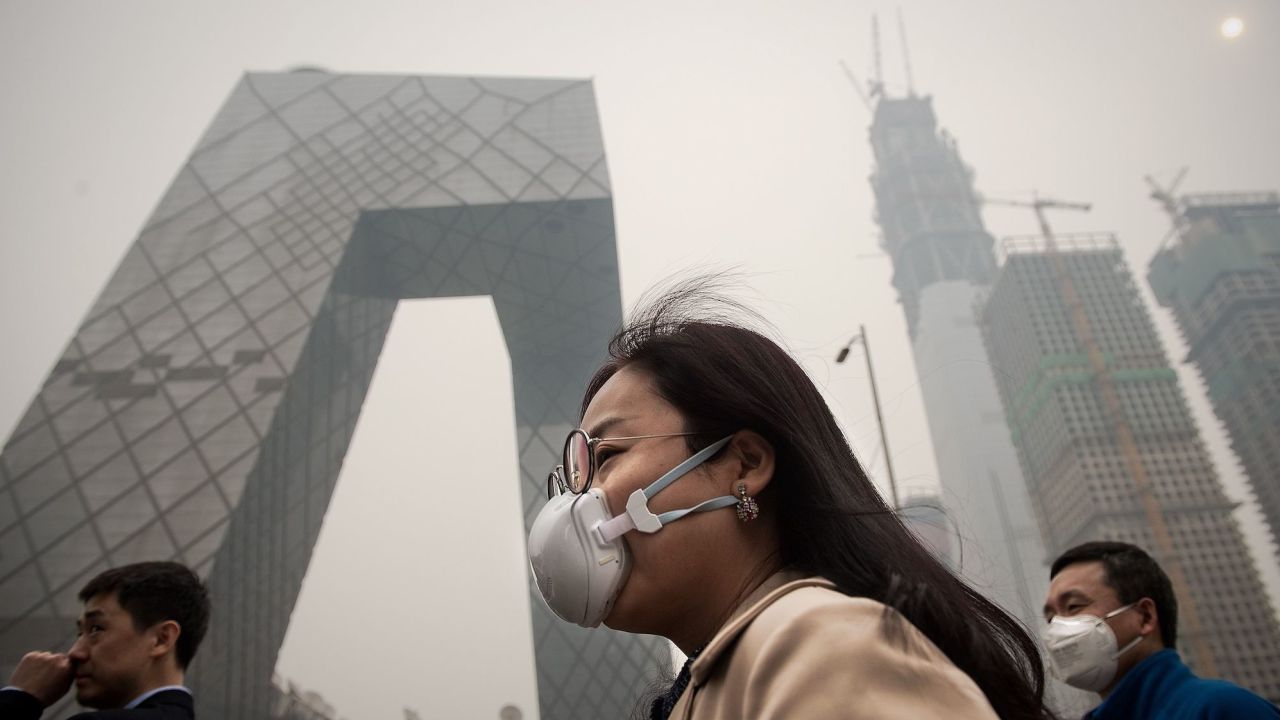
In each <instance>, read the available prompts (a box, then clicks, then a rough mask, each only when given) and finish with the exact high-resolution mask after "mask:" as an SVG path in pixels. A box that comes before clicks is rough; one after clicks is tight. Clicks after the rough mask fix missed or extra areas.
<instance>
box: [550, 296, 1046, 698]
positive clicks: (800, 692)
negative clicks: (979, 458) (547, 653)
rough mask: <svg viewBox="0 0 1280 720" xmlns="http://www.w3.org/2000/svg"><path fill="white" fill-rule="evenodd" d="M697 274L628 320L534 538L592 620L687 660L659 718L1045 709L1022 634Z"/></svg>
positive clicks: (582, 616) (565, 599) (562, 611)
mask: <svg viewBox="0 0 1280 720" xmlns="http://www.w3.org/2000/svg"><path fill="white" fill-rule="evenodd" d="M702 289H703V286H702V285H700V284H698V283H694V284H692V285H690V286H686V287H684V288H682V289H679V290H677V291H676V292H674V293H671V294H668V295H667V296H665V297H664V298H662V299H661V300H659V301H658V302H656V303H655V304H654V305H653V306H652V307H651V309H650V310H648V311H647V312H646V313H644V314H643V315H642V316H641V317H639V318H638V319H636V320H634V321H633V322H632V323H631V324H630V325H629V326H628V327H626V328H624V329H623V330H621V331H620V332H619V333H618V334H617V335H616V336H615V337H614V339H613V341H612V342H611V343H610V346H609V357H610V359H609V360H608V361H607V362H606V363H605V364H604V365H603V366H602V367H601V368H600V369H599V371H598V372H597V373H596V375H595V377H594V378H593V379H592V380H591V382H590V384H589V385H588V387H587V390H586V394H585V397H584V400H583V412H582V422H581V425H580V429H578V430H575V431H574V432H573V433H571V434H570V437H569V439H568V441H567V442H566V452H565V459H564V461H563V463H562V465H561V466H560V467H559V468H557V469H556V471H555V472H553V473H552V476H551V477H550V478H549V479H548V486H549V495H550V496H551V499H550V500H549V502H548V504H547V506H546V507H545V508H544V509H543V510H542V512H541V513H540V515H539V517H538V518H537V520H536V521H535V523H534V525H533V527H532V529H531V531H530V537H529V552H530V561H531V564H532V566H533V570H534V574H535V577H536V579H537V581H538V586H539V589H540V590H541V592H542V594H543V597H544V598H545V599H546V600H547V602H548V604H549V605H550V607H551V608H552V609H553V610H554V611H555V612H556V613H557V614H559V615H560V616H561V617H562V618H565V619H566V620H569V621H571V622H575V623H577V624H580V625H584V626H586V627H595V626H597V625H599V624H600V622H601V621H603V622H604V623H605V624H606V625H608V626H609V627H611V628H614V629H618V630H624V631H628V632H635V633H647V634H655V635H662V636H664V637H667V638H669V639H670V640H671V641H672V642H674V643H675V644H676V645H677V646H678V647H679V648H680V649H681V650H682V651H683V652H684V653H685V654H686V655H688V656H689V662H688V663H686V665H685V667H684V668H683V669H682V670H681V672H680V674H679V675H678V676H677V677H676V680H675V683H674V684H673V686H672V687H671V688H670V689H669V690H668V691H667V692H666V693H665V694H664V695H663V696H662V697H660V698H658V699H656V700H655V701H653V703H652V706H651V707H646V708H643V712H644V713H645V714H644V716H645V717H651V718H668V717H671V718H695V719H704V718H715V719H717V720H721V719H723V720H728V719H729V718H734V719H740V718H828V717H829V718H873V717H874V718H913V719H934V718H936V719H941V718H948V719H955V718H960V719H966V718H975V719H976V718H982V719H984V720H985V719H988V718H995V717H1000V718H1027V719H1030V718H1052V717H1053V716H1052V714H1051V713H1050V712H1049V711H1048V710H1046V709H1045V707H1044V705H1043V690H1044V674H1043V670H1042V668H1041V665H1040V661H1039V656H1038V654H1037V651H1036V646H1035V644H1034V642H1033V641H1032V640H1031V639H1030V638H1029V637H1028V635H1027V634H1026V633H1025V632H1024V631H1023V629H1022V628H1021V626H1020V625H1019V624H1018V623H1017V621H1015V620H1014V619H1012V618H1011V617H1010V616H1008V615H1007V614H1005V613H1004V612H1002V611H1001V610H1000V609H998V608H997V607H995V606H994V605H992V604H991V603H990V602H988V601H987V600H985V599H983V598H982V597H981V596H980V595H978V594H977V593H976V592H974V591H973V590H971V589H969V588H968V587H967V586H965V585H964V584H963V583H962V582H961V581H959V580H958V579H957V578H956V577H955V576H954V575H952V574H951V572H950V571H948V570H947V569H946V568H944V567H943V566H942V565H941V564H939V563H938V562H937V561H936V560H934V558H933V557H932V556H931V555H930V554H929V552H928V551H927V550H926V549H925V548H923V547H922V546H921V544H920V543H919V542H918V541H917V540H916V539H915V537H914V536H913V535H911V534H910V533H909V532H908V531H907V530H906V529H905V528H904V527H903V526H902V524H901V523H900V522H899V521H898V520H897V518H896V517H895V516H894V514H893V512H892V511H891V509H890V508H889V507H887V506H886V505H885V503H884V501H883V500H882V499H881V497H880V496H879V494H878V493H877V492H876V490H875V488H874V487H873V486H872V484H871V483H870V482H869V481H868V479H867V477H866V475H865V473H864V472H863V471H862V468H861V467H860V466H859V464H858V462H857V460H856V459H855V458H854V456H853V453H852V451H851V449H850V447H849V445H848V443H847V441H846V440H845V438H844V436H843V435H842V433H841V431H840V429H839V427H838V426H837V425H836V422H835V419H834V418H833V417H832V415H831V412H830V411H829V410H828V408H827V406H826V404H825V403H824V402H823V400H822V398H821V396H820V395H819V393H818V390H817V388H815V387H814V385H813V383H812V382H811V381H810V380H809V378H808V377H807V376H806V375H805V373H804V371H803V370H802V369H801V368H800V366H799V365H798V364H797V363H796V362H795V361H794V360H793V359H792V358H791V357H790V356H789V355H787V353H786V352H784V351H783V350H782V349H781V348H779V347H778V346H777V345H776V344H774V343H773V342H772V341H770V340H768V339H767V338H765V337H764V336H762V335H760V334H758V333H756V332H754V331H752V330H749V329H745V328H743V327H740V326H737V325H735V324H733V323H731V322H727V321H724V320H722V319H714V318H713V319H701V320H700V319H696V318H695V317H693V316H691V312H690V311H691V309H694V308H695V306H697V305H698V304H699V303H701V302H702V301H703V300H704V299H705V298H704V297H703V296H702Z"/></svg>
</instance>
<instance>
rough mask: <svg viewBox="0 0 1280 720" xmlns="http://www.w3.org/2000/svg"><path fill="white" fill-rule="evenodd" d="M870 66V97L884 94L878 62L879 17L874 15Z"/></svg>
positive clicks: (881, 70) (880, 67)
mask: <svg viewBox="0 0 1280 720" xmlns="http://www.w3.org/2000/svg"><path fill="white" fill-rule="evenodd" d="M871 67H872V68H874V71H873V72H874V73H875V74H874V75H872V76H871V92H870V93H868V94H869V95H871V97H873V98H874V97H883V96H884V66H883V65H882V64H881V62H880V18H879V17H878V16H876V15H872V16H871Z"/></svg>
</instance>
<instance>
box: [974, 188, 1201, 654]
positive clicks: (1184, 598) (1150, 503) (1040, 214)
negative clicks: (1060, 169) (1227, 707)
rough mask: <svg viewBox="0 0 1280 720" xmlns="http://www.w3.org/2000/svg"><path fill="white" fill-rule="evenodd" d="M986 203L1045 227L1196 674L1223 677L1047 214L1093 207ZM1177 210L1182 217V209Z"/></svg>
mask: <svg viewBox="0 0 1280 720" xmlns="http://www.w3.org/2000/svg"><path fill="white" fill-rule="evenodd" d="M1179 180H1181V176H1179ZM1176 184H1177V183H1176V182H1175V183H1174V185H1175V186H1176ZM1170 194H1171V193H1170ZM985 202H986V203H987V204H990V205H1009V206H1013V207H1026V208H1031V209H1032V211H1034V212H1035V214H1036V220H1037V221H1038V222H1039V224H1040V232H1041V233H1043V235H1044V240H1045V250H1046V254H1047V255H1048V256H1049V262H1050V264H1051V265H1052V267H1053V274H1054V278H1055V279H1056V280H1057V281H1058V289H1059V292H1061V294H1062V301H1063V303H1065V304H1066V306H1067V312H1068V313H1070V316H1071V324H1072V326H1073V327H1074V328H1075V334H1076V340H1078V341H1079V342H1080V344H1081V345H1083V346H1084V350H1085V353H1086V354H1087V355H1088V357H1089V365H1090V367H1091V368H1092V369H1093V375H1094V379H1095V381H1096V383H1097V387H1098V395H1099V396H1100V398H1101V400H1102V405H1103V408H1104V409H1105V410H1106V413H1107V416H1108V418H1109V419H1110V420H1111V425H1112V427H1113V428H1114V429H1115V434H1116V442H1117V443H1118V444H1119V446H1120V453H1121V455H1122V456H1123V457H1124V464H1125V469H1126V470H1127V471H1128V473H1129V477H1130V478H1132V479H1133V484H1134V485H1135V486H1136V489H1137V491H1138V497H1139V499H1140V500H1141V501H1142V507H1143V511H1144V514H1145V515H1146V518H1147V524H1148V525H1149V526H1150V527H1151V534H1152V536H1154V539H1155V542H1156V548H1157V552H1158V553H1159V554H1160V559H1161V561H1162V562H1163V563H1164V567H1165V570H1166V571H1167V572H1168V575H1169V580H1170V582H1171V583H1172V584H1173V590H1174V593H1176V595H1177V597H1178V600H1179V605H1180V609H1181V610H1182V620H1183V621H1185V622H1186V624H1187V629H1188V630H1189V632H1188V634H1189V635H1190V636H1191V651H1192V653H1193V654H1194V655H1195V659H1196V669H1197V670H1198V671H1199V672H1201V673H1202V674H1205V675H1208V676H1209V677H1216V676H1217V674H1218V670H1217V664H1216V663H1215V662H1214V659H1213V655H1212V654H1211V653H1210V652H1209V646H1208V645H1207V644H1206V643H1205V639H1204V632H1203V630H1202V628H1201V625H1200V616H1199V614H1198V613H1197V612H1196V606H1195V600H1194V599H1193V598H1192V597H1191V590H1190V588H1189V586H1188V585H1187V578H1186V575H1185V574H1184V573H1183V571H1182V560H1181V559H1180V558H1179V557H1178V556H1177V555H1176V554H1175V553H1174V551H1173V538H1172V536H1171V535H1170V534H1169V527H1168V525H1167V524H1166V523H1165V519H1164V508H1163V507H1161V505H1160V499H1159V498H1157V497H1156V494H1155V490H1154V489H1153V488H1152V487H1151V481H1150V479H1149V478H1148V477H1147V468H1146V465H1145V463H1143V461H1142V454H1141V453H1140V452H1139V451H1138V443H1137V440H1136V439H1135V438H1134V434H1133V427H1132V425H1130V424H1129V418H1128V417H1127V416H1126V415H1125V412H1124V408H1123V407H1122V406H1121V404H1120V393H1119V391H1118V390H1117V389H1116V383H1115V378H1114V377H1113V376H1112V374H1111V368H1110V367H1108V366H1107V360H1106V356H1105V355H1104V354H1103V352H1102V348H1101V347H1100V346H1099V344H1098V339H1097V337H1096V336H1095V335H1094V333H1093V324H1092V322H1091V321H1090V320H1089V316H1088V314H1087V313H1085V309H1084V302H1083V301H1081V299H1080V293H1079V291H1078V290H1077V289H1076V285H1075V281H1073V280H1072V279H1071V274H1070V273H1069V272H1067V263H1066V261H1065V260H1064V259H1063V257H1062V255H1061V254H1060V253H1059V252H1058V242H1057V239H1056V238H1055V237H1054V235H1053V229H1052V228H1051V227H1049V220H1048V218H1047V217H1045V213H1044V211H1045V210H1046V209H1048V208H1056V209H1061V210H1080V211H1084V212H1087V211H1088V210H1089V209H1090V207H1091V205H1090V204H1089V203H1074V202H1064V201H1062V200H1052V199H1049V198H1042V197H1039V196H1035V195H1033V196H1032V200H1031V202H1026V201H1019V200H986V201H985ZM1174 207H1175V212H1176V205H1175V206H1174Z"/></svg>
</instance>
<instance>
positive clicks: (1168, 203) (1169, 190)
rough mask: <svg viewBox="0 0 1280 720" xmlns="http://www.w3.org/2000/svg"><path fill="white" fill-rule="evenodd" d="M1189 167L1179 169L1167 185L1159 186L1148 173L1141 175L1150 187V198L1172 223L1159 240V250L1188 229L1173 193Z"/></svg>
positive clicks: (1181, 235)
mask: <svg viewBox="0 0 1280 720" xmlns="http://www.w3.org/2000/svg"><path fill="white" fill-rule="evenodd" d="M1189 169H1190V168H1187V167H1183V168H1181V169H1179V170H1178V174H1177V175H1175V176H1174V178H1173V181H1172V182H1170V183H1169V186H1168V187H1160V184H1159V183H1157V182H1156V181H1155V178H1153V177H1151V176H1150V175H1146V176H1144V177H1143V179H1144V180H1146V181H1147V185H1148V186H1149V187H1150V188H1151V199H1152V200H1155V201H1156V202H1157V203H1159V204H1160V208H1161V209H1162V210H1164V212H1165V214H1166V215H1168V216H1169V220H1170V221H1171V222H1172V224H1173V226H1172V227H1171V228H1169V233H1168V234H1167V235H1165V236H1164V239H1163V240H1161V241H1160V249H1161V250H1163V249H1164V248H1165V247H1166V246H1168V244H1169V241H1170V240H1172V239H1174V238H1175V237H1177V238H1182V237H1185V236H1186V233H1187V229H1188V227H1187V225H1188V224H1187V218H1186V217H1185V216H1184V215H1183V214H1182V209H1181V207H1180V206H1179V204H1178V199H1177V198H1176V197H1174V193H1175V192H1177V191H1178V186H1179V185H1181V184H1182V180H1183V178H1185V177H1186V176H1187V171H1188V170H1189Z"/></svg>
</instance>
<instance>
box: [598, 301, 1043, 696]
mask: <svg viewBox="0 0 1280 720" xmlns="http://www.w3.org/2000/svg"><path fill="white" fill-rule="evenodd" d="M717 287H718V279H717V278H715V277H711V278H701V279H697V280H692V281H687V282H685V283H683V284H681V285H679V286H677V287H676V288H675V289H673V290H671V291H668V292H667V293H665V294H663V295H662V296H660V297H659V298H658V299H656V300H653V301H650V302H649V303H647V306H646V308H645V309H643V310H641V311H640V312H639V313H638V314H637V315H636V316H634V317H633V318H632V320H631V321H630V322H629V323H628V324H627V325H626V326H625V327H623V328H622V329H621V330H620V331H619V332H618V333H617V334H616V335H615V336H614V337H613V339H612V340H611V341H610V343H609V360H608V361H606V362H605V364H604V365H603V366H602V367H601V368H600V369H599V370H598V371H597V372H596V374H595V376H594V377H593V378H592V380H591V383H590V384H589V386H588V388H587V392H586V396H585V397H584V399H583V403H582V408H583V412H584V413H585V411H586V407H587V405H588V404H589V403H590V402H591V399H592V398H593V397H594V396H595V394H596V393H597V392H598V391H599V390H600V388H601V386H603V385H604V383H605V382H606V381H608V380H609V378H611V377H613V375H614V373H616V372H617V371H618V370H619V369H621V368H622V367H624V366H627V365H634V366H636V367H638V368H640V369H642V370H644V371H645V372H646V373H647V374H648V375H649V376H650V377H651V379H652V380H653V382H654V386H655V388H656V390H657V392H658V394H659V395H661V396H662V398H663V399H665V400H666V401H667V402H669V403H671V404H672V405H674V406H675V407H676V408H677V409H678V410H679V411H680V412H681V414H682V415H683V416H684V419H685V423H686V428H687V429H688V430H690V431H699V432H701V431H706V432H707V433H708V434H707V436H706V437H703V436H702V435H697V436H691V437H690V438H689V442H690V447H689V450H690V452H695V451H697V450H699V449H701V448H702V447H705V446H706V445H707V444H709V443H710V442H712V441H714V439H715V438H718V437H723V436H725V435H728V434H731V433H734V432H736V431H738V430H742V429H750V430H754V431H756V432H758V433H760V435H762V436H763V437H765V438H766V439H767V440H768V441H769V442H770V443H772V444H773V447H774V451H775V453H776V468H777V471H776V473H775V476H774V478H773V481H772V482H771V483H770V484H769V487H768V488H766V489H765V491H764V493H762V495H761V503H762V504H764V503H766V502H767V503H768V504H769V506H770V507H772V508H773V511H774V512H775V513H777V524H778V531H779V537H780V539H781V557H780V558H779V560H780V561H781V564H782V565H783V566H784V567H790V568H794V569H797V570H801V571H804V572H806V573H811V574H813V575H819V576H822V577H825V578H827V579H828V580H831V581H832V582H834V583H835V584H836V586H837V587H838V588H839V589H840V590H841V591H842V592H844V593H846V594H848V595H854V596H860V597H867V598H872V599H875V600H878V601H880V602H882V603H884V604H885V605H887V606H889V607H891V608H893V609H894V610H896V611H897V613H900V616H901V617H902V618H905V619H906V620H908V621H909V622H910V623H911V624H912V625H914V626H915V627H916V628H917V629H919V630H920V632H922V633H924V634H925V636H927V637H928V638H929V639H930V640H931V641H932V642H933V643H934V645H936V646H937V647H938V648H939V649H941V650H942V652H943V653H945V654H946V656H947V657H948V658H950V659H951V662H953V663H955V664H956V666H957V667H959V668H960V669H961V670H963V671H964V672H965V673H967V674H968V675H969V677H971V678H973V680H974V681H975V682H976V683H977V684H978V687H980V688H981V689H982V692H983V693H984V694H985V695H986V697H987V700H988V701H989V702H990V703H991V705H992V707H993V708H994V709H995V711H996V713H997V714H998V715H999V716H1000V717H1001V718H1005V719H1006V720H1013V719H1018V720H1022V719H1032V718H1034V719H1036V720H1042V719H1045V718H1053V717H1054V716H1053V713H1052V712H1050V711H1049V710H1047V709H1046V708H1045V706H1044V701H1043V700H1044V669H1043V667H1042V665H1041V662H1040V656H1039V653H1038V651H1037V648H1036V644H1035V642H1034V641H1033V640H1032V639H1031V637H1030V636H1028V634H1027V632H1026V630H1024V629H1023V627H1022V625H1021V624H1019V623H1018V621H1017V620H1015V619H1014V618H1012V617H1011V616H1009V615H1008V614H1007V613H1005V612H1004V611H1003V610H1001V609H1000V608H999V607H997V606H996V605H995V604H993V603H992V602H991V601H989V600H987V599H986V598H984V597H982V596H981V595H979V594H978V593H977V592H975V591H974V590H973V589H972V588H970V587H969V586H968V585H966V584H965V583H964V582H962V581H961V580H960V579H958V578H957V577H956V576H955V575H954V574H952V572H951V571H950V570H948V569H946V568H945V567H944V566H943V565H942V564H941V563H939V562H938V561H937V560H936V559H934V557H933V556H932V555H931V554H930V553H929V551H928V550H926V549H925V548H924V547H923V546H922V545H921V544H920V543H919V542H918V541H917V540H916V538H915V537H914V536H913V535H912V534H911V533H910V532H909V531H908V530H907V529H906V528H905V527H904V526H903V525H902V523H901V522H900V521H899V520H898V518H897V517H896V516H895V515H894V513H893V511H892V510H891V509H890V508H889V507H888V506H887V505H886V504H885V503H884V500H883V499H882V498H881V497H880V495H879V494H878V493H877V492H876V489H875V488H874V486H872V484H871V482H870V481H869V480H868V479H867V476H866V474H865V473H864V472H863V470H862V467H861V466H860V465H859V464H858V461H857V459H856V458H855V457H854V455H853V450H852V449H851V448H850V446H849V443H848V441H847V440H846V439H845V437H844V434H843V433H842V432H841V431H840V428H839V426H838V425H837V424H836V421H835V418H834V417H833V416H832V414H831V411H830V409H828V407H827V404H826V402H824V401H823V399H822V396H821V395H820V394H819V393H818V389H817V388H816V387H815V386H814V384H813V382H812V381H811V380H810V379H809V377H808V376H807V375H806V374H805V372H804V370H803V369H801V367H800V365H799V364H798V363H797V362H796V361H795V360H794V359H793V358H792V357H791V356H790V355H789V354H788V353H787V352H786V351H784V350H783V349H782V348H781V347H779V346H778V345H777V344H776V343H774V342H773V341H772V340H769V339H768V338H767V337H765V336H764V335H762V334H761V333H759V332H756V331H754V330H751V329H748V328H747V327H745V326H743V325H741V324H738V322H737V321H736V320H735V319H734V318H733V315H732V314H725V313H723V312H715V311H714V308H717V307H719V308H724V307H726V306H727V307H728V308H729V309H730V310H731V311H734V312H735V313H736V312H741V311H742V310H743V309H742V308H741V307H740V306H738V305H737V304H735V303H733V302H731V301H726V300H723V299H721V298H720V297H718V296H717V295H716V290H717ZM895 622H900V620H899V619H898V615H895V614H893V613H889V615H888V616H887V622H886V632H888V633H890V634H891V635H892V634H893V632H894V631H893V628H894V623H895Z"/></svg>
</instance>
